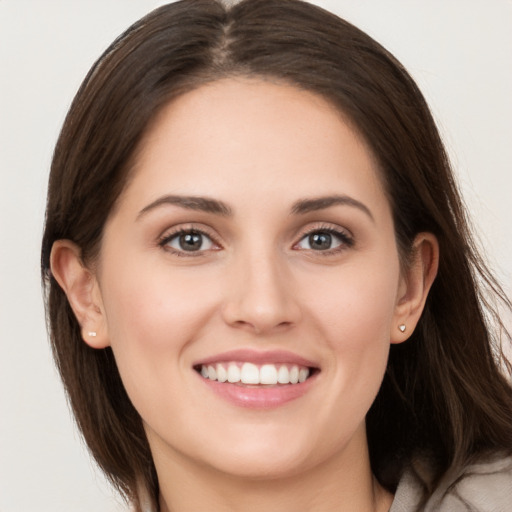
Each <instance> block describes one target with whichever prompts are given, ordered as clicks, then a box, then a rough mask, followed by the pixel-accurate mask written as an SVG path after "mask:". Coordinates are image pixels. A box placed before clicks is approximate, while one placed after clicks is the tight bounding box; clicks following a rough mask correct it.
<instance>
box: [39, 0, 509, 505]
mask: <svg viewBox="0 0 512 512" xmlns="http://www.w3.org/2000/svg"><path fill="white" fill-rule="evenodd" d="M234 75H243V76H255V77H262V78H270V79H273V80H278V81H281V82H284V83H288V84H292V85H294V86H296V87H300V88H303V89H306V90H309V91H312V92H314V93H316V94H319V95H322V96H323V97H325V98H326V99H327V100H328V101H329V102H331V104H333V105H334V106H335V107H337V108H338V109H339V110H340V111H342V112H343V113H344V115H345V116H346V117H348V118H349V119H350V120H351V122H352V123H353V125H354V126H355V127H356V129H357V130H358V131H359V132H360V134H361V135H362V136H363V137H364V138H365V139H366V142H367V144H368V145H369V147H370V148H371V150H372V152H373V154H374V156H375V158H376V161H377V162H378V165H379V169H380V172H381V174H382V179H383V183H385V188H386V192H387V194H388V197H389V201H390V204H391V206H392V211H393V216H394V223H395V232H396V239H397V244H398V247H399V252H400V255H401V258H402V261H403V262H405V263H404V264H406V262H407V256H408V254H409V251H410V248H411V244H412V241H413V239H414V237H415V235H416V234H417V233H419V232H421V231H429V232H431V233H434V234H435V235H436V237H437V238H438V240H439V244H440V251H441V258H440V266H439V273H438V276H437V279H436V280H435V282H434V285H433V287H432V290H431V292H430V295H429V298H428V300H427V304H426V306H425V311H424V313H423V316H422V318H421V320H420V322H419V324H418V326H417V329H416V330H415V332H414V333H413V334H412V336H411V339H410V340H409V341H408V342H407V343H404V344H401V345H397V346H393V347H392V348H391V353H390V357H389V362H388V367H387V372H386V375H385V378H384V381H383V383H382V387H381V390H380V392H379V394H378V396H377V398H376V400H375V402H374V404H373V406H372V407H371V409H370V411H369V413H368V415H367V431H368V441H369V447H370V458H371V463H372V468H373V471H374V473H375V475H376V477H377V478H378V479H379V481H380V482H381V483H382V485H384V486H385V487H387V488H388V489H389V490H390V491H394V489H395V488H396V485H397V482H398V479H399V477H400V474H401V473H402V472H403V470H404V468H405V467H406V466H407V465H410V464H411V463H412V461H413V460H414V458H415V457H417V456H423V455H425V456H428V457H429V458H430V459H431V460H432V461H433V467H434V478H433V480H432V481H431V482H426V487H425V496H426V497H427V496H428V495H429V494H430V493H431V492H432V489H433V488H434V487H435V485H436V482H437V481H438V480H439V478H441V476H442V475H443V474H444V473H445V472H446V471H447V469H448V468H450V467H452V466H454V465H456V466H460V465H463V464H465V463H467V462H468V461H470V460H471V459H472V458H474V457H477V456H479V455H482V454H483V453H486V452H489V451H505V452H507V453H510V452H512V388H511V387H510V384H509V383H508V381H507V379H506V378H505V377H504V375H503V373H502V372H501V371H500V366H502V363H503V362H504V361H505V359H504V356H503V351H502V347H501V345H500V341H499V339H498V337H499V336H501V337H502V340H505V341H506V342H507V343H508V342H509V341H510V336H509V334H508V332H507V331H506V329H505V327H504V325H503V324H502V322H501V321H500V318H499V316H498V314H497V313H494V311H495V309H493V308H492V307H490V301H491V297H494V298H496V299H497V300H498V301H501V303H502V304H504V306H505V307H506V308H511V304H510V301H509V300H508V299H507V298H506V296H505V294H504V293H503V292H502V290H501V288H500V287H499V285H498V284H497V282H496V281H495V280H494V278H493V277H492V275H491V273H490V272H489V271H488V270H487V268H486V266H485V264H484V262H483V261H482V259H481V258H480V256H479V255H478V252H477V251H476V249H475V246H474V243H473V241H472V237H471V233H470V229H469V227H468V222H467V219H466V216H465V211H464V208H463V205H462V202H461V199H460V196H459V193H458V191H457V187H456V184H455V183H454V178H453V175H452V172H451V169H450V165H449V162H448V158H447V156H446V153H445V150H444V148H443V144H442V142H441V139H440V136H439V133H438V131H437V129H436V126H435V124H434V121H433V119H432V116H431V114H430V112H429V109H428V107H427V105H426V103H425V101H424V99H423V96H422V95H421V93H420V91H419V90H418V88H417V86H416V84H415V83H414V82H413V80H412V79H411V77H410V76H409V75H408V74H407V72H406V71H405V70H404V68H403V67H402V66H401V64H400V63H399V62H398V61H397V60H396V59H395V58H394V57H393V56H392V55H390V54H389V53H388V52H387V51H386V50H385V49H384V48H382V47H381V46H380V45H379V44H378V43H376V42H375V41H374V40H372V39H371V38H370V37H369V36H368V35H366V34H365V33H363V32H361V31H360V30H359V29H357V28H355V27H354V26H352V25H351V24H349V23H347V22H346V21H344V20H342V19H340V18H338V17H336V16H335V15H333V14H330V13H328V12H327V11H324V10H323V9H321V8H318V7H315V6H312V5H310V4H307V3H305V2H302V1H300V0H245V1H242V2H240V3H238V4H235V5H234V6H232V7H226V6H225V5H224V4H223V3H222V2H220V1H212V0H183V1H181V2H176V3H173V4H170V5H166V6H163V7H161V8H158V9H156V10H155V11H153V12H152V13H150V14H149V15H148V16H146V17H145V18H143V19H141V20H140V21H138V22H137V23H135V24H134V25H133V26H132V27H130V28H129V29H128V30H127V31H126V32H125V33H124V34H122V35H121V36H120V37H119V38H118V39H117V40H116V41H114V43H113V44H112V45H111V46H110V48H108V49H107V50H106V52H105V53H104V54H103V55H102V56H101V57H100V58H99V59H98V61H97V62H96V63H95V65H94V66H93V68H92V69H91V71H90V72H89V74H88V75H87V77H86V78H85V80H84V82H83V84H82V86H81V87H80V89H79V91H78V93H77V95H76V97H75V99H74V101H73V104H72V106H71V108H70V111H69V113H68V115H67V118H66V121H65V123H64V126H63V129H62V132H61V134H60V137H59V140H58V142H57V145H56V148H55V154H54V158H53V162H52V167H51V174H50V181H49V190H48V204H47V214H46V227H45V232H44V238H43V245H42V276H43V282H44V286H45V290H46V295H47V311H48V318H49V329H50V334H51V341H52V346H53V351H54V356H55V359H56V362H57V365H58V368H59V370H60V373H61V376H62V379H63V382H64V385H65V387H66V390H67V393H68V396H69V400H70V403H71V406H72V408H73V411H74V414H75V417H76V420H77V423H78V426H79V428H80V430H81V432H82V434H83V436H84V438H85V440H86V442H87V444H88V446H89V448H90V450H91V453H92V454H93V456H94V457H95V459H96V461H97V462H98V464H99V465H100V467H101V468H102V469H103V470H104V472H105V473H106V475H107V476H108V477H109V478H110V479H111V481H112V482H113V483H114V485H115V486H116V487H117V488H118V489H120V490H121V492H122V493H123V494H125V495H126V496H127V497H128V498H129V499H130V500H131V501H133V502H134V503H139V501H140V499H141V493H140V491H141V489H145V490H147V492H149V495H150V500H151V502H152V505H153V506H154V508H155V510H157V509H158V481H157V476H156V472H155V467H154V464H153V461H152V457H151V453H150V450H149V446H148V442H147V440H146V437H145V433H144V429H143V426H142V421H141V418H140V417H139V415H138V413H137V411H136V410H135V409H134V407H133V406H132V404H131V402H130V400H129V398H128V396H127V394H126V392H125V390H124V387H123V384H122V382H121V379H120V377H119V373H118V371H117V367H116V363H115V360H114V357H113V354H112V351H111V350H110V349H109V348H106V349H104V350H93V349H91V348H90V347H88V346H87V345H86V344H85V343H84V342H83V341H82V339H81V335H80V327H79V325H78V322H77V320H76V318H75V316H74V315H73V313H72V310H71V308H70V306H69V304H68V301H67V299H66V296H65V294H64V292H63V291H62V289H61V288H60V287H59V286H58V284H57V282H56V281H55V279H54V278H53V277H52V275H51V272H50V267H49V255H50V251H51V248H52V244H53V243H54V242H55V241H56V240H58V239H70V240H72V241H74V242H75V243H76V244H78V246H79V247H80V248H81V250H82V257H83V260H84V261H85V262H92V261H93V260H94V257H95V256H96V255H97V252H98V248H99V246H100V244H101V237H102V231H103V227H104V225H105V222H106V220H107V218H108V217H109V215H110V213H111V212H112V210H113V208H114V207H115V203H116V200H117V198H118V197H119V194H120V192H121V191H122V190H123V187H124V186H125V185H126V182H127V179H128V178H129V174H130V166H131V162H132V161H133V159H134V157H135V153H136V151H137V148H138V146H139V143H140V141H141V138H142V137H143V135H144V133H145V130H146V129H147V126H148V124H149V123H150V122H151V120H152V119H153V118H154V116H155V115H156V113H157V112H158V111H159V110H160V109H161V108H162V106H163V105H165V104H166V103H168V102H169V101H170V100H171V99H173V98H175V97H177V96H178V95H180V94H183V93H184V92H187V91H190V90H192V89H193V88H196V87H199V86H201V84H204V83H208V82H210V81H213V80H217V79H220V78H223V77H228V76H234ZM508 369H509V370H510V366H508ZM138 506H139V507H140V505H138Z"/></svg>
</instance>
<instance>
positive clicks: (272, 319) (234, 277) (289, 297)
mask: <svg viewBox="0 0 512 512" xmlns="http://www.w3.org/2000/svg"><path fill="white" fill-rule="evenodd" d="M293 282H294V280H293V276H292V275H291V273H290V270H289V268H288V267H287V265H286V263H285V262H283V261H281V260H280V258H279V257H278V256H277V255H275V254H262V253H259V254H252V255H246V256H245V257H240V258H239V260H238V261H237V262H236V264H235V265H233V267H232V268H231V269H230V276H229V279H228V282H227V283H226V285H227V286H226V297H225V301H224V305H223V310H222V314H223V317H224V321H225V322H226V323H227V324H228V325H230V326H231V327H235V328H239V329H245V330H247V331H251V332H253V333H254V334H258V335H262V334H267V333H272V332H281V331H282V330H285V329H287V328H290V327H291V326H293V325H295V324H297V323H298V321H299V320H300V317H301V309H300V307H299V303H298V300H297V299H298V297H297V293H296V290H295V289H294V288H295V287H294V284H293Z"/></svg>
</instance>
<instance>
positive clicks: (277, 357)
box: [193, 349, 318, 368]
mask: <svg viewBox="0 0 512 512" xmlns="http://www.w3.org/2000/svg"><path fill="white" fill-rule="evenodd" d="M228 361H241V362H247V363H253V364H264V363H270V364H278V363H282V364H296V365H299V366H307V367H310V368H317V367H318V365H317V364H315V363H314V362H313V361H311V360H309V359H306V358H304V357H302V356H299V355H297V354H294V353H293V352H289V351H287V350H265V351H258V350H253V349H236V350H229V351H227V352H222V353H220V354H215V355H213V356H210V357H207V358H205V359H201V360H198V361H196V362H195V363H194V365H193V366H199V365H208V364H216V363H222V362H228Z"/></svg>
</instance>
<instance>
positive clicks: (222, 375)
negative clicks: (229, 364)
mask: <svg viewBox="0 0 512 512" xmlns="http://www.w3.org/2000/svg"><path fill="white" fill-rule="evenodd" d="M217 380H218V381H219V382H226V381H227V380H228V372H227V371H226V369H225V368H224V366H222V365H221V364H218V365H217Z"/></svg>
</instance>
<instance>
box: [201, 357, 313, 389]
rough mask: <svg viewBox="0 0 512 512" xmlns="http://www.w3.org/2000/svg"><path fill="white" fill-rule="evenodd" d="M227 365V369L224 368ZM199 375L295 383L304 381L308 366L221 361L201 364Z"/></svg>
mask: <svg viewBox="0 0 512 512" xmlns="http://www.w3.org/2000/svg"><path fill="white" fill-rule="evenodd" d="M226 367H227V369H226ZM201 375H202V376H203V377H204V378H205V379H209V380H216V381H218V382H226V381H227V382H230V383H232V384H236V383H238V382H242V383H243V384H264V385H276V384H297V383H301V382H304V381H305V380H307V378H308V377H309V368H304V367H299V366H297V365H293V366H291V367H288V366H286V365H284V364H282V365H278V366H276V365H275V364H264V365H262V366H261V367H258V366H257V365H255V364H252V363H243V364H242V366H241V367H240V363H235V362H233V363H223V364H216V365H202V366H201Z"/></svg>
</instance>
